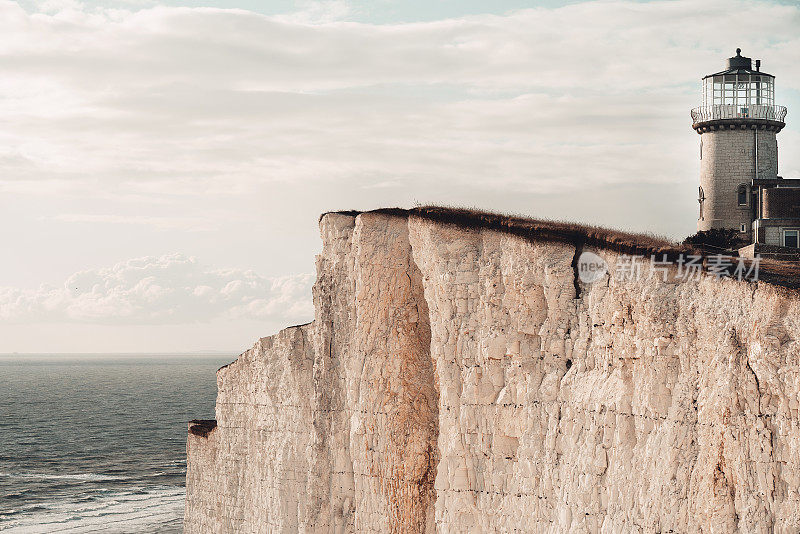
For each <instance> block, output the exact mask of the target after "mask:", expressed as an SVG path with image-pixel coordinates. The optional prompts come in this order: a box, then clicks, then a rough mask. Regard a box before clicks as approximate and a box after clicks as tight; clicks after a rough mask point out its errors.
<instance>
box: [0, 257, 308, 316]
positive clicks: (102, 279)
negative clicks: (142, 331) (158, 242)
mask: <svg viewBox="0 0 800 534" xmlns="http://www.w3.org/2000/svg"><path fill="white" fill-rule="evenodd" d="M313 282H314V276H313V275H311V274H300V275H292V276H285V277H278V278H266V277H263V276H260V275H258V274H256V273H254V272H253V271H248V270H241V269H211V268H208V267H206V266H204V265H202V264H201V263H199V262H198V261H197V260H196V259H195V258H191V257H187V256H183V255H180V254H172V255H166V256H161V257H143V258H135V259H131V260H128V261H125V262H122V263H118V264H116V265H114V266H113V267H108V268H101V269H92V270H86V271H81V272H78V273H75V274H73V275H72V276H70V277H69V278H68V279H67V281H66V282H65V283H64V286H63V287H60V288H57V287H48V286H42V287H40V288H39V289H36V290H22V289H17V288H11V287H0V320H2V321H3V322H8V323H30V322H51V323H64V322H78V323H97V324H184V323H192V322H204V321H211V320H219V319H234V320H236V319H242V320H248V319H255V320H264V321H279V322H282V323H284V324H291V323H296V322H302V321H308V320H311V319H312V318H313V316H314V310H313V305H312V303H311V286H312V284H313Z"/></svg>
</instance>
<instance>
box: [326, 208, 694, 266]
mask: <svg viewBox="0 0 800 534" xmlns="http://www.w3.org/2000/svg"><path fill="white" fill-rule="evenodd" d="M333 213H339V214H341V215H350V216H353V217H354V216H357V215H360V214H361V213H380V214H384V215H390V216H397V217H410V216H414V217H419V218H421V219H427V220H431V221H436V222H439V223H442V224H451V225H454V226H457V227H459V228H466V229H474V230H479V229H490V230H496V231H499V232H504V233H509V234H514V235H518V236H520V237H524V238H527V239H531V240H536V241H557V242H561V243H568V244H571V245H575V246H590V247H597V248H603V249H610V250H614V251H616V252H621V253H624V254H641V255H651V254H656V255H658V257H659V259H660V258H661V257H662V256H661V255H662V254H667V258H668V259H670V260H674V259H677V257H678V255H679V254H687V253H691V252H692V251H694V250H695V249H694V248H692V247H690V246H686V245H680V244H678V243H674V242H672V241H669V240H668V239H666V238H662V237H657V236H654V235H650V234H635V233H629V232H622V231H619V230H613V229H609V228H603V227H600V226H592V225H588V224H581V223H575V222H569V221H552V220H546V219H531V218H527V217H521V216H518V215H510V214H505V213H496V212H490V211H481V210H477V209H469V208H452V207H447V206H420V207H416V208H411V209H403V208H381V209H377V210H371V211H367V212H360V211H337V212H333ZM323 215H325V214H323Z"/></svg>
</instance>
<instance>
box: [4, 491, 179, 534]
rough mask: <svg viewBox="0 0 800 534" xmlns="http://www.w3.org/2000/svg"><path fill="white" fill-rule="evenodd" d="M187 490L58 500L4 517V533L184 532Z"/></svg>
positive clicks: (122, 493)
mask: <svg viewBox="0 0 800 534" xmlns="http://www.w3.org/2000/svg"><path fill="white" fill-rule="evenodd" d="M184 496H185V492H184V489H183V488H182V487H178V486H175V487H171V486H170V487H164V488H161V489H153V490H149V491H145V492H137V491H125V492H116V493H111V494H108V495H107V496H105V497H103V498H101V499H98V500H97V501H95V502H93V503H92V504H91V505H85V504H84V505H78V504H77V503H71V502H64V501H57V502H56V501H54V502H49V503H46V507H47V510H46V511H41V512H36V513H31V514H23V515H18V516H12V517H11V518H3V517H2V516H0V531H2V532H3V533H4V534H17V533H19V534H22V533H24V534H44V533H49V532H69V533H73V534H84V533H89V532H106V533H115V532H119V533H122V532H154V531H159V532H170V531H171V532H176V533H177V532H180V531H181V527H182V520H183V507H184Z"/></svg>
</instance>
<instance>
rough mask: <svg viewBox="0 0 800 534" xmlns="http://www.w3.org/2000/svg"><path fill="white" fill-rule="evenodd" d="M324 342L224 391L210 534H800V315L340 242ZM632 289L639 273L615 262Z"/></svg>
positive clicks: (442, 250) (489, 239)
mask: <svg viewBox="0 0 800 534" xmlns="http://www.w3.org/2000/svg"><path fill="white" fill-rule="evenodd" d="M321 231H322V237H323V242H324V246H323V252H322V254H320V256H319V257H318V260H317V274H318V279H317V283H316V285H315V288H314V301H315V305H316V310H317V311H316V317H315V320H314V322H313V323H311V324H309V325H304V326H301V327H293V328H290V329H287V330H284V331H283V332H281V333H279V334H277V335H275V336H273V337H270V338H264V339H262V340H260V341H259V342H258V343H257V344H256V346H255V347H254V348H253V349H251V350H250V351H248V352H246V353H244V354H243V355H242V356H241V357H240V358H239V359H238V360H237V361H236V362H234V363H232V364H231V365H229V366H227V367H225V368H223V369H221V370H220V371H219V373H218V378H217V380H218V386H219V395H218V399H217V422H218V426H217V428H216V429H214V430H213V431H211V432H210V433H209V434H208V436H207V437H202V436H199V435H194V434H189V438H188V444H187V454H188V472H187V501H186V519H185V528H186V531H187V532H434V531H438V532H510V531H520V532H609V533H611V532H632V531H634V532H635V531H641V532H669V531H673V532H737V531H739V532H796V531H798V529H800V494H798V491H800V413H798V408H800V404H799V402H798V401H800V367H798V363H800V362H799V361H798V360H800V346H799V345H798V340H800V298H798V296H797V294H796V293H792V292H790V291H788V290H784V289H780V288H776V287H773V286H769V285H765V284H758V285H755V284H748V283H744V282H737V281H732V280H723V281H719V280H716V279H714V278H713V277H710V276H705V275H704V276H703V277H702V278H701V279H700V280H697V281H685V280H679V281H674V280H670V281H668V282H664V281H663V280H662V279H661V278H660V275H657V276H655V277H648V276H647V274H648V273H647V268H646V267H645V271H644V276H643V277H642V278H640V279H639V280H626V281H618V280H615V279H614V278H613V277H610V276H605V277H604V278H602V279H600V280H599V281H597V282H595V283H593V284H591V285H586V284H583V283H578V284H577V286H576V281H575V275H574V270H573V267H572V262H573V258H574V256H575V253H576V250H575V247H573V246H571V245H568V244H563V243H552V242H536V241H531V240H526V239H523V238H521V237H518V236H514V235H510V234H508V233H500V232H496V231H491V230H481V229H477V230H470V229H465V228H459V227H455V226H449V225H444V224H441V223H436V222H432V221H429V220H425V219H421V218H418V217H415V216H411V217H404V216H390V215H385V214H377V213H366V214H361V215H359V216H357V217H354V216H349V215H343V214H329V215H326V216H324V217H323V219H322V221H321ZM593 251H594V252H596V253H597V254H599V255H601V256H602V257H604V258H605V259H606V261H607V262H609V264H610V265H611V267H612V270H613V266H614V264H615V263H616V261H617V260H618V258H619V255H618V254H617V253H614V252H610V251H607V250H593Z"/></svg>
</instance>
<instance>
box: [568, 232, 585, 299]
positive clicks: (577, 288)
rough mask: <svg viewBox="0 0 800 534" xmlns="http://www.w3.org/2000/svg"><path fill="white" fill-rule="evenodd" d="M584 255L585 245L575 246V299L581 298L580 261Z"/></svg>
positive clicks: (578, 244)
mask: <svg viewBox="0 0 800 534" xmlns="http://www.w3.org/2000/svg"><path fill="white" fill-rule="evenodd" d="M582 253H583V243H580V242H579V243H576V244H575V253H574V254H573V255H572V263H571V265H572V285H573V286H574V287H575V298H576V299H579V298H581V280H580V267H579V265H578V261H579V260H580V257H581V254H582Z"/></svg>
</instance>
